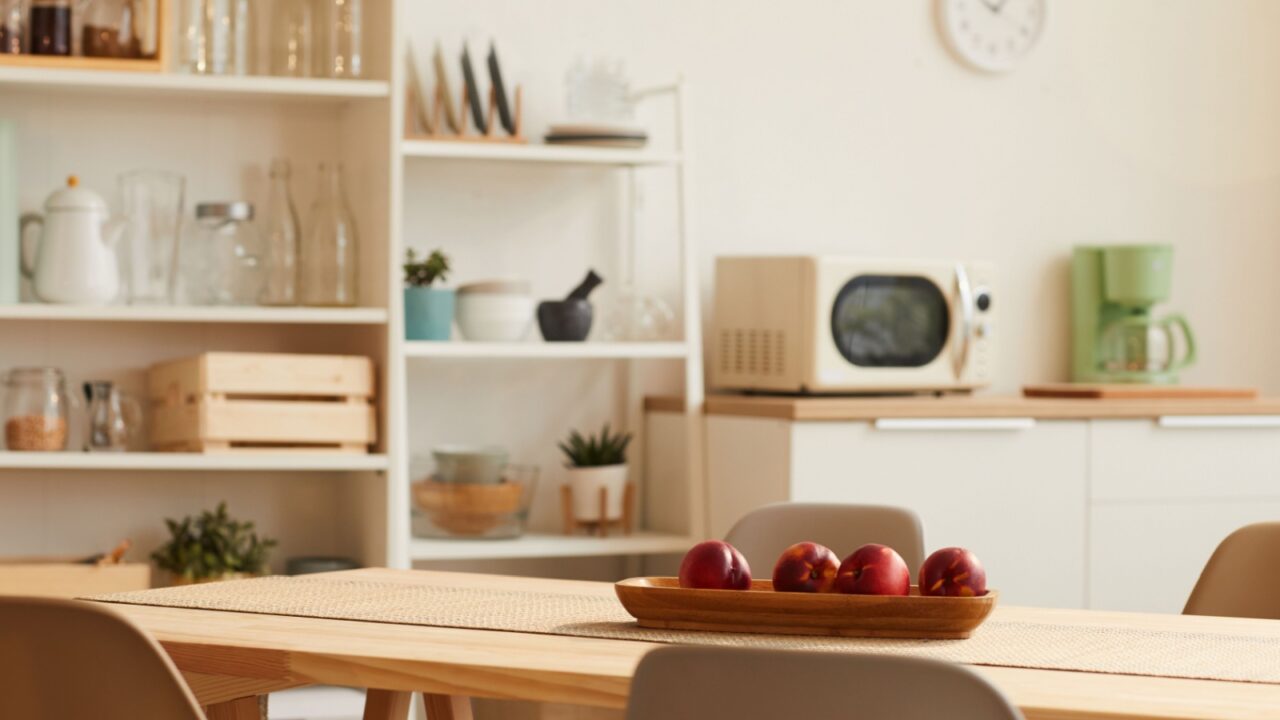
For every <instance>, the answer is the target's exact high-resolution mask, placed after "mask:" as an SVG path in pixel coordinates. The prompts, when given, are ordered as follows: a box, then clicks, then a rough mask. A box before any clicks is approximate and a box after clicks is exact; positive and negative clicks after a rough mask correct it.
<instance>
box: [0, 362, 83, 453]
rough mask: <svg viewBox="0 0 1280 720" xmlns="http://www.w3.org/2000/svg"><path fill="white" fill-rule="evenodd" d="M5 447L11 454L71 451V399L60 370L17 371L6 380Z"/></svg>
mask: <svg viewBox="0 0 1280 720" xmlns="http://www.w3.org/2000/svg"><path fill="white" fill-rule="evenodd" d="M4 390H5V396H4V444H5V448H7V449H9V450H19V451H41V452H56V451H59V450H66V449H67V415H68V412H69V407H68V404H69V402H70V398H69V397H68V396H67V380H66V378H65V377H63V375H62V371H61V370H58V369H57V368H15V369H14V370H11V371H10V372H9V374H7V375H6V376H5V379H4Z"/></svg>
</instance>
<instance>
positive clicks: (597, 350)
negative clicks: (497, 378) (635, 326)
mask: <svg viewBox="0 0 1280 720" xmlns="http://www.w3.org/2000/svg"><path fill="white" fill-rule="evenodd" d="M404 354H405V356H406V357H410V358H527V359H538V358H544V359H575V358H577V359H584V360H585V359H593V358H594V359H620V360H627V359H634V360H640V359H646V358H654V359H662V358H674V359H679V358H683V357H686V356H688V354H689V348H688V346H687V345H685V343H683V342H618V343H611V342H582V343H572V342H557V343H548V342H516V343H484V342H465V341H451V342H431V341H411V342H406V343H405V344H404Z"/></svg>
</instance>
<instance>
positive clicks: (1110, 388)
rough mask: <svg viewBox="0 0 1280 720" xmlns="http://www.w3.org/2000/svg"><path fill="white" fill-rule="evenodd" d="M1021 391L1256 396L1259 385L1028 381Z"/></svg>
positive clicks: (1038, 394) (1111, 396) (1117, 396)
mask: <svg viewBox="0 0 1280 720" xmlns="http://www.w3.org/2000/svg"><path fill="white" fill-rule="evenodd" d="M1022 394H1023V395H1025V396H1027V397H1030V398H1082V399H1087V400H1254V399H1256V398H1257V397H1258V389H1257V388H1230V387H1197V386H1195V385H1144V384H1142V383H1112V384H1106V383H1053V384H1048V385H1027V386H1026V387H1024V388H1022Z"/></svg>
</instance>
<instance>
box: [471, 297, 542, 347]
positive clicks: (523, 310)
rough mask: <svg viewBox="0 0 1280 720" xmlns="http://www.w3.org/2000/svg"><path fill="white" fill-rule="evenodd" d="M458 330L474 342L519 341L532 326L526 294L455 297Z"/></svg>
mask: <svg viewBox="0 0 1280 720" xmlns="http://www.w3.org/2000/svg"><path fill="white" fill-rule="evenodd" d="M456 303H457V311H456V312H457V315H456V317H457V320H458V329H459V330H460V331H462V336H463V337H464V338H466V339H468V340H471V341H473V342H518V341H520V340H523V339H524V338H525V336H526V335H528V334H529V328H531V327H533V315H534V302H533V298H531V297H529V296H528V295H505V294H502V295H500V294H493V293H479V292H469V293H466V294H459V295H458V297H457V301H456Z"/></svg>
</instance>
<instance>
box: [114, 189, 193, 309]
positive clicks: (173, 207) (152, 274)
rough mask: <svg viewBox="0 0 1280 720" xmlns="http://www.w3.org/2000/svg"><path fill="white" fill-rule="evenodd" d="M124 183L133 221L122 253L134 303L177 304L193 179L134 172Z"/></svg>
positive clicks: (126, 208) (127, 211)
mask: <svg viewBox="0 0 1280 720" xmlns="http://www.w3.org/2000/svg"><path fill="white" fill-rule="evenodd" d="M119 183H120V198H121V203H122V210H123V214H124V217H125V219H126V220H127V221H128V224H127V225H126V227H125V236H124V242H123V243H122V245H121V252H122V253H123V255H124V257H123V258H122V260H123V261H124V262H123V263H122V267H123V268H124V273H125V288H126V289H127V291H128V297H129V304H131V305H143V304H153V305H154V304H168V303H172V302H173V300H174V288H175V285H176V283H177V277H178V238H179V237H180V236H181V233H180V229H181V224H182V208H183V199H184V197H185V194H186V184H187V181H186V179H185V178H184V177H183V176H181V175H179V174H177V173H171V172H163V171H159V170H134V171H133V172H127V173H125V174H123V175H121V176H120V178H119Z"/></svg>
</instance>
